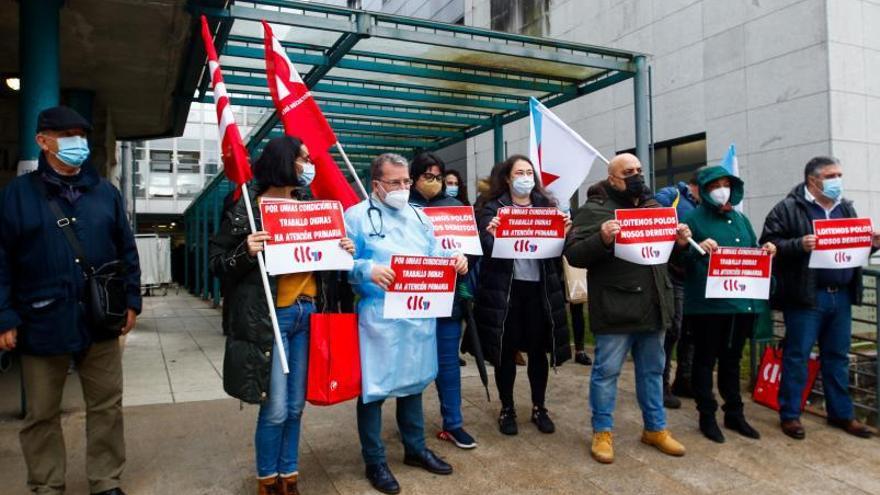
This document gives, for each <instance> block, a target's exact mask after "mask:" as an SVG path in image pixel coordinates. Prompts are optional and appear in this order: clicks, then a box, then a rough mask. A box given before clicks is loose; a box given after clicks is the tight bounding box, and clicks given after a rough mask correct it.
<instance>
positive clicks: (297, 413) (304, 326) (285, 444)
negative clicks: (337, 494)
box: [254, 301, 315, 478]
mask: <svg viewBox="0 0 880 495" xmlns="http://www.w3.org/2000/svg"><path fill="white" fill-rule="evenodd" d="M276 312H277V315H278V326H279V328H280V329H281V341H282V342H283V344H284V351H285V352H286V354H287V364H288V367H289V368H290V373H289V374H288V375H287V376H285V375H284V373H283V372H282V370H281V358H280V357H279V355H278V352H277V350H276V352H273V353H272V372H271V375H270V377H269V397H268V399H267V401H266V402H264V403H263V404H262V405H261V406H260V414H259V416H258V417H257V432H256V434H255V438H254V447H255V450H256V451H257V476H259V477H261V478H263V477H267V476H274V475H276V474H284V475H288V474H291V473H294V472H296V471H297V469H298V460H299V431H300V421H301V419H302V413H303V408H304V407H305V405H306V374H307V373H308V363H309V317H310V316H311V314H312V313H314V312H315V305H314V303H311V302H303V301H297V302H295V303H294V304H293V305H291V306H287V307H284V308H277V310H276ZM276 345H277V344H276Z"/></svg>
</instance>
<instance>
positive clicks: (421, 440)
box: [345, 153, 467, 493]
mask: <svg viewBox="0 0 880 495" xmlns="http://www.w3.org/2000/svg"><path fill="white" fill-rule="evenodd" d="M370 175H371V179H372V180H371V186H372V194H371V195H370V197H368V198H367V199H366V200H364V201H362V202H361V203H359V204H357V205H354V206H352V207H351V208H349V209H348V211H346V212H345V225H346V231H347V234H348V237H349V238H351V239H352V241H354V244H355V253H357V254H356V255H355V261H354V268H353V269H352V271H351V273H350V274H349V282H350V283H351V285H352V288H353V289H354V291H355V292H356V293H357V294H358V295H359V296H360V300H359V301H358V307H357V312H358V330H359V336H360V355H361V375H362V379H361V383H362V387H363V390H362V393H361V397H360V398H359V399H358V405H357V421H358V435H359V436H360V440H361V453H362V455H363V458H364V463H365V464H366V476H367V479H368V480H369V481H370V484H371V485H373V488H375V489H376V490H379V491H380V492H383V493H399V492H400V485H399V484H398V482H397V480H396V479H395V478H394V475H393V474H392V473H391V470H390V469H389V468H388V463H387V461H386V458H385V446H384V444H383V443H382V438H381V434H382V404H383V403H384V401H385V399H386V398H389V397H395V398H396V399H397V426H398V429H399V430H400V437H401V440H402V441H403V446H404V460H403V462H404V463H405V464H407V465H410V466H416V467H421V468H423V469H425V470H427V471H429V472H431V473H434V474H443V475H445V474H451V473H452V466H450V465H449V464H447V463H446V462H444V461H443V460H442V459H440V458H439V457H437V456H436V455H434V453H433V452H431V451H430V450H428V449H427V448H426V446H425V420H424V416H423V414H422V390H424V389H425V387H427V386H428V385H429V384H430V383H431V382H433V381H434V378H435V377H436V376H437V342H436V338H437V335H436V320H435V319H433V318H419V319H415V318H399V319H386V318H385V317H384V315H383V313H384V311H383V308H384V305H385V291H387V290H388V288H389V287H390V286H391V284H392V283H393V282H394V278H395V273H394V270H393V269H391V267H390V264H391V257H392V256H394V255H411V256H447V257H454V258H455V261H456V263H455V268H456V271H457V272H458V273H459V274H461V275H464V274H466V273H467V258H465V257H464V255H462V254H461V253H454V252H448V251H444V250H443V249H441V248H440V246H439V243H437V241H436V239H435V238H434V227H433V225H432V224H431V221H430V219H429V218H428V217H427V216H425V215H424V214H422V213H419V212H418V211H417V209H416V208H414V207H413V206H412V205H410V204H409V190H410V187H411V186H412V179H410V176H409V163H407V161H406V159H405V158H403V157H402V156H400V155H396V154H393V153H385V154H382V155H379V156H378V157H376V159H374V160H373V163H372V165H371V167H370Z"/></svg>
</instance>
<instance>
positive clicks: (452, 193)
mask: <svg viewBox="0 0 880 495" xmlns="http://www.w3.org/2000/svg"><path fill="white" fill-rule="evenodd" d="M446 195H447V196H449V197H450V198H455V197H457V196H458V186H446Z"/></svg>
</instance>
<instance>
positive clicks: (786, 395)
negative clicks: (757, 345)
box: [760, 156, 880, 440]
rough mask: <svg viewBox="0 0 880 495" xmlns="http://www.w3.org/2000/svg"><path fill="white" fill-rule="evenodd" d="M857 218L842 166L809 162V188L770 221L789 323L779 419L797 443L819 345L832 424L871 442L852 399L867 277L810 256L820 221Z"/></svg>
mask: <svg viewBox="0 0 880 495" xmlns="http://www.w3.org/2000/svg"><path fill="white" fill-rule="evenodd" d="M856 216H857V215H856V210H855V208H853V204H852V201H849V200H846V199H844V198H843V167H842V166H841V165H840V161H839V160H837V159H836V158H833V157H828V156H817V157H815V158H813V159H811V160H810V161H809V162H807V165H806V167H805V168H804V182H802V183H801V184H798V185H797V186H795V188H794V189H792V190H791V192H790V193H788V196H787V197H786V198H785V199H783V200H782V201H780V202H779V203H777V204H776V206H774V207H773V210H771V211H770V214H768V215H767V219H766V220H765V221H764V232H763V234H762V235H761V241H760V242H761V243H765V242H772V243H773V244H775V245H776V247H777V249H778V251H777V253H776V259H775V260H774V261H773V274H774V276H775V279H776V290H775V291H774V293H773V295H772V296H771V303H772V305H773V308H774V309H779V310H782V312H783V315H784V317H785V341H784V344H783V354H782V381H781V383H780V387H779V419H780V424H781V427H782V432H783V433H785V434H786V435H788V436H790V437H792V438H794V439H796V440H801V439H803V438H804V437H805V436H806V432H805V431H804V427H803V425H801V422H800V417H801V402H802V394H803V391H804V388H805V387H806V386H807V360H808V359H809V358H810V352H812V349H813V345H815V344H816V343H817V342H818V344H819V354H820V355H819V359H820V361H821V363H822V389H823V392H824V394H825V408H826V410H827V412H828V424H830V425H831V426H834V427H837V428H841V429H843V430H844V431H846V432H847V433H849V434H851V435H855V436H857V437H862V438H867V437H870V436H871V431H870V430H869V429H868V428H867V427H866V426H865V425H863V424H862V423H860V422H859V421H858V420H856V419H855V411H854V410H853V403H852V398H851V397H850V396H849V347H850V337H851V335H852V305H853V304H861V300H862V269H861V268H843V269H836V270H830V269H813V268H810V267H809V261H810V253H811V252H812V251H813V249H815V248H816V236H815V235H814V233H813V220H825V219H829V218H855V217H856ZM873 237H874V238H873V241H874V242H873V244H874V246H873V250H874V251H876V250H877V248H880V233H877V232H876V231H875V232H874V236H873Z"/></svg>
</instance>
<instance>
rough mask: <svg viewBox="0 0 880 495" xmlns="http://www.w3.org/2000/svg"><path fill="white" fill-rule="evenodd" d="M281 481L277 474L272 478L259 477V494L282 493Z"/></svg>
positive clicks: (272, 494) (275, 494) (278, 494)
mask: <svg viewBox="0 0 880 495" xmlns="http://www.w3.org/2000/svg"><path fill="white" fill-rule="evenodd" d="M279 486H280V483H279V481H278V477H277V476H273V477H271V478H257V494H258V495H280V494H281V493H282V492H281V490H280V489H279Z"/></svg>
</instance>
